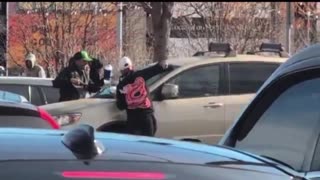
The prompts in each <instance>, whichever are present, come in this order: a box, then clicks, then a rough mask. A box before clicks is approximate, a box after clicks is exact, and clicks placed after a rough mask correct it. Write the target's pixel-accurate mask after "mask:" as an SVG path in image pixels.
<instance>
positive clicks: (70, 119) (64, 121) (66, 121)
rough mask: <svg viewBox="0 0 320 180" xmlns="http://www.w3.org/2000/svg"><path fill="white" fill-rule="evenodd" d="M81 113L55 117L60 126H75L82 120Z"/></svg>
mask: <svg viewBox="0 0 320 180" xmlns="http://www.w3.org/2000/svg"><path fill="white" fill-rule="evenodd" d="M81 115H82V114H81V113H69V114H61V115H56V116H53V118H54V119H55V120H56V121H57V122H58V124H59V125H60V126H66V125H70V124H74V123H76V122H78V121H80V119H81Z"/></svg>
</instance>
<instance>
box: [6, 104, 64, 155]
mask: <svg viewBox="0 0 320 180" xmlns="http://www.w3.org/2000/svg"><path fill="white" fill-rule="evenodd" d="M0 127H29V128H50V129H51V128H53V129H59V128H60V127H59V125H58V123H57V122H56V121H55V120H54V119H53V117H52V116H51V115H50V114H49V113H47V112H46V111H45V110H44V109H42V108H39V107H36V106H34V105H32V104H29V103H18V102H13V101H5V100H0ZM0 151H1V150H0Z"/></svg>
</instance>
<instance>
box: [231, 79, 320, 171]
mask: <svg viewBox="0 0 320 180" xmlns="http://www.w3.org/2000/svg"><path fill="white" fill-rule="evenodd" d="M319 84H320V78H316V79H311V80H306V81H303V82H300V83H298V84H295V85H293V86H292V87H290V88H289V89H287V90H286V91H284V92H283V93H282V94H281V95H280V96H279V97H278V98H277V99H276V100H275V101H274V102H273V103H272V105H271V106H270V107H269V108H267V110H266V111H265V112H264V113H263V114H262V116H261V117H260V118H259V119H258V121H257V122H256V124H255V125H254V127H253V128H252V129H251V130H250V132H249V133H248V134H247V135H246V137H245V138H244V139H243V140H241V141H237V142H236V145H235V147H236V148H239V149H242V150H245V151H248V152H252V153H255V154H258V155H266V156H269V157H272V158H275V159H278V160H280V161H282V162H285V163H287V164H289V165H290V166H292V167H293V168H294V169H296V170H301V168H302V165H303V161H304V158H305V155H306V153H307V151H308V149H309V148H310V147H309V144H310V142H312V141H316V138H317V136H316V135H315V134H314V133H315V131H316V130H317V129H318V128H319V127H318V125H319V124H318V123H319V120H320V111H319V107H320V86H319ZM284 142H285V143H284Z"/></svg>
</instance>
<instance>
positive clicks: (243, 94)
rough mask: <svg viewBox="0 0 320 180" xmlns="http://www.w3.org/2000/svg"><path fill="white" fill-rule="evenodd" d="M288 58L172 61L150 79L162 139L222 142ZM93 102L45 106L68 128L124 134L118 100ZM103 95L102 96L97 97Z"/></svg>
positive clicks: (93, 99)
mask: <svg viewBox="0 0 320 180" xmlns="http://www.w3.org/2000/svg"><path fill="white" fill-rule="evenodd" d="M286 59H287V58H281V57H270V56H261V55H236V56H233V57H230V56H229V57H223V56H220V57H219V56H214V57H210V56H209V57H208V56H197V57H189V58H177V59H170V60H169V63H170V64H172V65H173V66H174V67H175V68H174V70H172V71H171V72H165V73H163V74H160V75H157V76H154V77H153V78H151V79H149V80H148V81H147V84H148V86H149V89H150V94H151V98H152V100H153V105H154V109H155V116H156V118H157V120H158V131H157V133H156V136H158V137H164V138H175V139H182V138H196V139H200V140H201V141H202V142H205V143H217V142H218V140H219V139H220V138H221V137H222V136H223V134H224V133H225V131H226V129H228V128H229V126H230V125H231V123H232V122H233V120H234V119H236V116H238V114H239V113H240V112H241V110H242V109H243V108H245V106H246V105H247V104H248V103H249V102H250V100H251V99H252V98H253V96H254V94H255V92H256V91H257V90H258V89H259V87H260V86H261V85H262V84H263V83H264V81H265V80H266V79H267V78H268V77H269V76H270V75H271V73H272V72H273V71H274V70H275V69H277V68H278V66H279V65H280V64H281V63H282V62H284V61H285V60H286ZM107 90H109V89H108V88H107ZM103 93H104V90H102V91H101V92H99V93H98V94H97V95H98V97H99V94H101V96H100V98H88V99H81V100H75V101H69V102H62V103H55V104H49V105H45V106H43V108H45V109H46V110H47V111H48V112H50V113H51V114H52V115H53V116H55V117H56V119H57V120H58V122H59V123H60V124H61V125H62V126H63V125H65V126H64V127H65V128H69V127H71V126H74V125H75V124H78V123H87V124H90V125H92V126H94V127H95V128H97V129H98V130H101V131H113V132H123V131H124V129H125V120H126V113H125V111H119V110H118V109H117V107H116V106H115V100H114V99H105V98H103ZM96 97H97V96H96Z"/></svg>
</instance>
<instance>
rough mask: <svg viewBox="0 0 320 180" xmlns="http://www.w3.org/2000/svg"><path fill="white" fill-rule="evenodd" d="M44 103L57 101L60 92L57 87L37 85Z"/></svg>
mask: <svg viewBox="0 0 320 180" xmlns="http://www.w3.org/2000/svg"><path fill="white" fill-rule="evenodd" d="M39 88H40V90H41V92H42V94H43V96H44V98H45V102H46V104H51V103H56V102H59V98H60V93H59V89H58V88H54V87H51V86H39Z"/></svg>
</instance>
